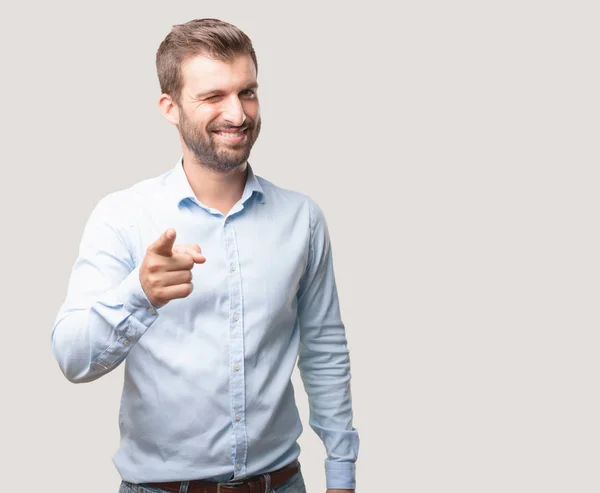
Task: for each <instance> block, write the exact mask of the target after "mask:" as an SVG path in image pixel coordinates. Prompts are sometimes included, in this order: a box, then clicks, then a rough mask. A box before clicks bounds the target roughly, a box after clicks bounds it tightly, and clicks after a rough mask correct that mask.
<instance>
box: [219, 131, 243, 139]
mask: <svg viewBox="0 0 600 493" xmlns="http://www.w3.org/2000/svg"><path fill="white" fill-rule="evenodd" d="M219 135H222V136H223V137H231V138H236V137H241V136H242V135H244V133H243V132H235V133H234V132H219Z"/></svg>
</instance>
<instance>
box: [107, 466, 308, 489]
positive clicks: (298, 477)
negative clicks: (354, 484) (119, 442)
mask: <svg viewBox="0 0 600 493" xmlns="http://www.w3.org/2000/svg"><path fill="white" fill-rule="evenodd" d="M119 493H164V490H161V489H159V488H154V487H152V486H146V485H143V484H133V483H128V482H127V481H122V482H121V487H120V488H119ZM181 493H187V487H184V488H183V491H182V492H181ZM260 493H306V486H305V485H304V478H303V477H302V472H301V471H300V470H299V471H298V473H297V474H295V475H294V476H292V477H291V478H290V479H288V480H287V481H286V482H285V483H283V484H280V485H279V486H278V487H277V488H272V489H270V490H269V491H268V492H262V491H261V492H260Z"/></svg>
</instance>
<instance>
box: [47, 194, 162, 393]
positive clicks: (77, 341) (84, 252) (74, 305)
mask: <svg viewBox="0 0 600 493" xmlns="http://www.w3.org/2000/svg"><path fill="white" fill-rule="evenodd" d="M110 198H111V196H110V195H109V196H108V197H105V198H104V199H102V200H101V201H100V202H99V203H98V204H97V205H96V207H95V208H94V210H93V211H92V213H91V215H90V217H89V219H88V221H87V224H86V226H85V228H84V232H83V236H82V240H81V244H80V247H79V254H78V256H77V259H76V260H75V264H74V266H73V269H72V272H71V277H70V279H69V285H68V289H67V296H66V299H65V301H64V303H63V305H62V306H61V307H60V309H59V312H58V315H57V317H56V320H55V322H54V327H53V329H52V335H51V345H52V350H53V352H54V356H55V358H56V360H57V361H58V364H59V366H60V368H61V370H62V372H63V373H64V375H65V376H66V377H67V379H68V380H70V381H71V382H74V383H80V382H90V381H92V380H95V379H97V378H99V377H101V376H102V375H104V374H106V373H108V372H109V371H111V370H113V369H114V368H116V367H117V366H119V364H120V363H121V362H122V361H123V360H124V359H125V357H126V356H127V354H128V353H129V351H130V350H131V348H132V347H133V346H134V345H135V343H136V342H137V341H138V339H139V338H140V337H141V336H142V335H143V334H144V332H145V331H146V330H147V329H148V327H150V326H151V325H152V323H153V322H154V321H155V320H156V318H157V317H158V312H157V310H156V308H155V307H153V306H152V304H151V303H150V301H149V300H148V298H147V297H146V294H145V293H144V291H143V289H142V287H141V284H140V279H139V267H136V266H135V265H134V260H133V257H132V255H131V252H130V249H129V248H128V244H127V230H126V231H125V234H123V229H126V228H123V227H121V228H120V229H121V230H119V228H118V227H117V226H116V222H115V221H114V220H111V217H112V218H114V217H115V214H116V213H118V212H119V211H118V208H116V207H115V206H114V204H113V205H111V201H110V200H109V199H110ZM115 209H117V210H115ZM121 213H122V211H121Z"/></svg>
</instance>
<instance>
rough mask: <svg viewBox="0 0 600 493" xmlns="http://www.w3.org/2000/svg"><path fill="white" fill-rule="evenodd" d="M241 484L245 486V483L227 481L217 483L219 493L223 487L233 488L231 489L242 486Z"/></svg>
mask: <svg viewBox="0 0 600 493" xmlns="http://www.w3.org/2000/svg"><path fill="white" fill-rule="evenodd" d="M241 484H244V482H243V481H227V482H226V483H217V493H221V486H227V487H229V486H231V487H234V488H235V487H236V486H240V485H241Z"/></svg>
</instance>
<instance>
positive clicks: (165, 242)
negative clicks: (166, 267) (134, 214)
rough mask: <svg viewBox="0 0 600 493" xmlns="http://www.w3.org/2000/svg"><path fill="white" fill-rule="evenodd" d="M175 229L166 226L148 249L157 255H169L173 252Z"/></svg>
mask: <svg viewBox="0 0 600 493" xmlns="http://www.w3.org/2000/svg"><path fill="white" fill-rule="evenodd" d="M176 236H177V233H176V231H175V230H174V229H173V228H168V229H167V230H166V231H165V232H164V233H163V234H162V235H160V237H159V238H158V240H156V241H155V242H154V243H152V245H150V250H152V251H153V252H154V253H158V254H159V255H163V256H165V257H170V256H171V255H172V254H173V244H174V243H175V237H176Z"/></svg>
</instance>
